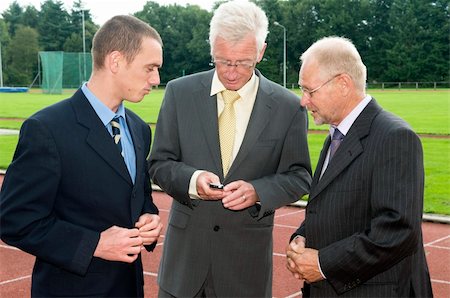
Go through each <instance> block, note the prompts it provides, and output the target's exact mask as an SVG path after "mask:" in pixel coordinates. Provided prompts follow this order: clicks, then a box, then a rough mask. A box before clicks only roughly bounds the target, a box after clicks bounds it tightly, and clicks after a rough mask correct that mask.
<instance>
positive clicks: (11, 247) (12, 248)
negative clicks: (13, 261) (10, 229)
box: [0, 244, 20, 250]
mask: <svg viewBox="0 0 450 298" xmlns="http://www.w3.org/2000/svg"><path fill="white" fill-rule="evenodd" d="M0 248H6V249H11V250H20V249H18V248H17V247H14V246H9V245H2V244H0Z"/></svg>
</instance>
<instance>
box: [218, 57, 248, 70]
mask: <svg viewBox="0 0 450 298" xmlns="http://www.w3.org/2000/svg"><path fill="white" fill-rule="evenodd" d="M210 65H211V66H212V65H215V66H218V65H219V66H223V67H234V68H236V69H242V70H244V69H245V70H248V69H251V68H253V67H255V65H256V62H254V61H249V60H243V61H239V60H238V61H236V62H235V63H234V64H232V63H231V61H230V60H222V59H214V61H212V62H211V63H210Z"/></svg>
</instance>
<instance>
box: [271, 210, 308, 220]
mask: <svg viewBox="0 0 450 298" xmlns="http://www.w3.org/2000/svg"><path fill="white" fill-rule="evenodd" d="M303 212H305V209H303V210H298V211H294V212H289V213H285V214H280V215H275V218H280V217H285V216H289V215H294V214H299V213H303Z"/></svg>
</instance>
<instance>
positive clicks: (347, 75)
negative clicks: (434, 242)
mask: <svg viewBox="0 0 450 298" xmlns="http://www.w3.org/2000/svg"><path fill="white" fill-rule="evenodd" d="M301 60H302V66H301V69H300V79H299V84H300V86H301V87H302V90H303V97H302V101H301V103H302V106H305V107H307V108H308V110H309V111H310V112H311V115H312V116H313V118H314V122H315V123H316V124H318V125H319V124H329V125H330V135H329V136H328V137H327V138H326V140H325V144H324V147H323V150H322V152H321V154H320V157H319V161H318V164H317V167H316V171H315V174H314V178H313V182H312V184H311V192H310V195H309V201H308V205H307V208H306V217H305V221H304V222H303V224H302V225H301V226H300V228H299V229H298V230H297V231H296V233H294V235H292V237H291V243H290V245H289V246H288V248H287V256H288V269H289V270H290V271H291V272H292V273H293V274H294V276H296V277H297V278H299V279H302V280H305V281H306V283H305V287H304V294H303V296H311V297H336V296H339V297H341V296H342V297H430V296H432V295H433V294H432V290H431V283H430V276H429V272H428V266H427V262H426V259H425V253H424V248H423V241H422V230H421V220H422V212H423V211H422V209H423V191H424V169H423V152H422V145H421V142H420V139H419V137H418V136H417V135H416V134H415V133H414V131H413V130H412V129H411V127H410V126H409V125H408V124H407V123H406V122H405V121H403V120H402V119H400V118H398V117H397V116H395V115H392V114H391V113H389V112H387V111H385V110H383V109H382V108H381V107H380V106H379V105H378V103H377V102H376V101H375V99H374V98H372V97H371V96H370V95H368V94H366V92H365V83H366V67H365V65H364V64H363V62H362V60H361V57H360V55H359V53H358V51H357V50H356V48H355V46H354V45H353V44H352V42H351V41H350V40H348V39H345V38H340V37H327V38H323V39H321V40H319V41H317V42H316V43H314V44H313V45H312V46H311V47H310V48H309V49H308V50H307V51H306V52H305V53H303V55H302V56H301Z"/></svg>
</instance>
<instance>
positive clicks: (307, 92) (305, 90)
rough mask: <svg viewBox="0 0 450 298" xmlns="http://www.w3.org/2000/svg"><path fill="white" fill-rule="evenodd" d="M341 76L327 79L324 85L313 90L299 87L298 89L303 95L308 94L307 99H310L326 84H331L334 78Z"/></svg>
mask: <svg viewBox="0 0 450 298" xmlns="http://www.w3.org/2000/svg"><path fill="white" fill-rule="evenodd" d="M340 75H341V74H337V75H335V76H334V77H332V78H331V79H329V80H328V81H326V82H325V83H323V84H322V85H320V86H319V87H317V88H314V89H313V90H308V89H307V88H304V87H303V86H300V89H301V90H302V92H303V94H304V95H305V94H308V95H309V97H312V96H313V94H314V93H315V92H317V91H319V89H320V88H322V87H323V86H325V85H326V84H328V83H329V82H331V81H332V80H334V79H335V78H337V77H338V76H340Z"/></svg>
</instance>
